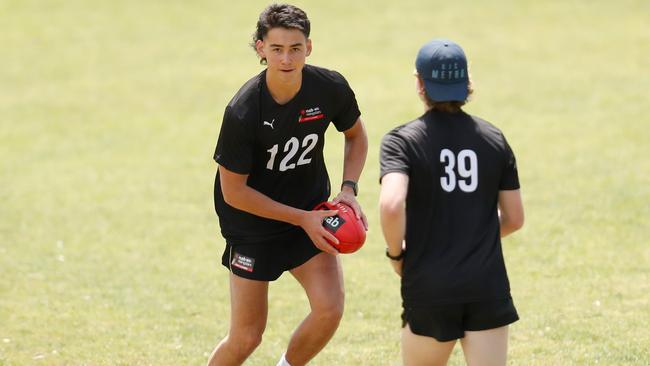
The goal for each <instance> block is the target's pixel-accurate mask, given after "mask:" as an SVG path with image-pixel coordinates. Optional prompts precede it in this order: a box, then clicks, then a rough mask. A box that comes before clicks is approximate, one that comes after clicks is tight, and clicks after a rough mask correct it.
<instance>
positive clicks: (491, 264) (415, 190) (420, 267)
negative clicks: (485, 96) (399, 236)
mask: <svg viewBox="0 0 650 366" xmlns="http://www.w3.org/2000/svg"><path fill="white" fill-rule="evenodd" d="M380 160H381V161H380V165H381V173H380V174H381V177H382V178H383V177H384V175H386V174H388V173H390V172H402V173H404V174H406V175H408V176H409V183H408V194H407V198H406V238H405V240H406V248H407V249H406V256H405V258H404V267H403V277H402V298H403V300H404V304H405V305H408V306H426V305H432V304H440V303H455V302H471V301H482V300H490V299H499V298H506V297H509V296H510V285H509V282H508V276H507V274H506V268H505V264H504V261H503V253H502V250H501V238H500V234H499V219H498V214H497V203H498V194H499V191H500V190H514V189H518V188H519V178H518V175H517V166H516V161H515V157H514V154H513V153H512V150H511V149H510V146H509V145H508V143H507V141H506V139H505V137H504V136H503V134H502V133H501V131H500V130H499V129H498V128H496V127H494V126H493V125H491V124H490V123H488V122H486V121H484V120H482V119H480V118H477V117H474V116H471V115H468V114H466V113H464V112H458V113H444V112H438V111H433V110H431V111H429V112H427V113H425V114H424V115H423V116H421V117H420V118H418V119H416V120H414V121H411V122H409V123H407V124H404V125H402V126H399V127H397V128H395V129H394V130H392V131H390V132H389V133H388V134H386V136H384V138H383V140H382V144H381V153H380Z"/></svg>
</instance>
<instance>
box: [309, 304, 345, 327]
mask: <svg viewBox="0 0 650 366" xmlns="http://www.w3.org/2000/svg"><path fill="white" fill-rule="evenodd" d="M344 308H345V306H344V301H343V297H341V298H340V299H334V300H330V301H326V302H324V303H321V304H320V306H318V308H317V309H315V310H316V311H315V312H316V314H317V316H318V317H319V318H320V319H321V320H322V321H323V322H326V323H331V324H333V325H334V324H338V323H339V321H340V320H341V318H342V317H343V310H344Z"/></svg>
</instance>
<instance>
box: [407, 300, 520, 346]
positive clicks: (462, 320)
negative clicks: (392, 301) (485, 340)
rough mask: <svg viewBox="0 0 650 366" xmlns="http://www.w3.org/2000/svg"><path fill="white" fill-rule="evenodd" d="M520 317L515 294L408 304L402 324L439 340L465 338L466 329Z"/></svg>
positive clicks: (508, 322) (511, 321)
mask: <svg viewBox="0 0 650 366" xmlns="http://www.w3.org/2000/svg"><path fill="white" fill-rule="evenodd" d="M517 320H519V315H518V314H517V309H515V304H514V303H513V302H512V298H507V299H501V300H491V301H480V302H468V303H461V304H446V305H433V306H427V307H420V306H418V307H404V311H403V312H402V327H404V326H406V324H407V323H408V325H409V327H410V328H411V332H413V334H417V335H421V336H426V337H433V338H435V339H436V340H437V341H438V342H447V341H452V340H455V339H459V338H463V337H464V336H465V331H466V330H469V331H477V330H486V329H493V328H499V327H502V326H505V325H508V324H511V323H514V322H516V321H517Z"/></svg>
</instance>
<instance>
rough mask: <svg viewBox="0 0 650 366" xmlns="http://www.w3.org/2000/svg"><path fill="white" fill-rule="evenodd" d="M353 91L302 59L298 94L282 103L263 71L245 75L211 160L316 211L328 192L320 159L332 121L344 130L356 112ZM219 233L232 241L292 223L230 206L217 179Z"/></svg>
mask: <svg viewBox="0 0 650 366" xmlns="http://www.w3.org/2000/svg"><path fill="white" fill-rule="evenodd" d="M360 114H361V113H360V112H359V107H358V106H357V101H356V99H355V96H354V92H353V91H352V89H351V88H350V86H349V85H348V83H347V81H346V80H345V78H343V76H342V75H341V74H339V73H338V72H335V71H331V70H327V69H324V68H320V67H315V66H311V65H305V67H304V68H303V71H302V85H301V88H300V91H299V92H298V94H296V96H295V97H293V99H291V100H290V101H289V102H287V103H286V104H283V105H279V104H277V103H276V102H275V100H274V99H273V98H272V97H271V95H270V93H269V91H268V88H267V86H266V70H264V71H262V72H261V73H260V74H258V75H257V76H255V77H253V78H252V79H251V80H249V81H248V82H246V84H244V86H243V87H242V88H241V89H240V90H239V92H237V94H236V95H235V96H234V97H233V99H232V100H231V101H230V103H229V104H228V106H227V107H226V110H225V113H224V117H223V123H222V125H221V132H220V133H219V139H218V141H217V147H216V150H215V153H214V159H215V161H216V162H217V163H219V164H220V165H221V166H223V167H225V168H226V169H228V170H230V171H233V172H235V173H239V174H248V175H249V176H248V185H249V186H250V187H251V188H253V189H255V190H257V191H259V192H261V193H263V194H265V195H267V196H269V197H270V198H272V199H273V200H276V201H278V202H281V203H284V204H286V205H289V206H292V207H296V208H300V209H306V210H311V209H312V208H313V207H314V206H316V205H317V204H318V203H320V202H322V201H324V200H326V199H327V198H328V197H329V195H330V182H329V176H328V174H327V169H326V167H325V161H324V159H323V146H324V144H325V131H326V130H327V127H328V126H329V124H330V122H333V123H334V125H335V126H336V129H337V130H339V131H345V130H347V129H349V128H350V127H352V126H353V125H354V123H355V122H356V121H357V119H358V118H359V115H360ZM214 203H215V209H216V211H217V215H218V216H219V223H220V226H221V233H222V234H223V236H224V238H226V240H228V241H229V243H232V244H233V245H237V244H245V243H253V242H257V241H260V240H262V239H269V238H272V237H274V236H277V235H282V234H284V233H286V232H288V231H289V230H291V229H292V228H295V226H293V225H291V224H289V223H286V222H281V221H277V220H271V219H267V218H263V217H260V216H256V215H253V214H251V213H248V212H245V211H241V210H238V209H236V208H234V207H232V206H230V205H228V204H227V203H226V202H225V201H224V199H223V194H222V192H221V185H220V182H219V175H218V173H217V177H216V180H215V186H214Z"/></svg>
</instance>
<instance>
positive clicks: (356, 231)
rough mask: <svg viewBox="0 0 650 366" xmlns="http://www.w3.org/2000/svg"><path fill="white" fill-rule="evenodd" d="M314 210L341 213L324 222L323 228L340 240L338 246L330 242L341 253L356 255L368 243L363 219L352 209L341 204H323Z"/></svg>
mask: <svg viewBox="0 0 650 366" xmlns="http://www.w3.org/2000/svg"><path fill="white" fill-rule="evenodd" d="M314 210H338V211H339V212H338V213H337V214H336V215H334V216H330V217H327V218H325V220H323V227H325V229H326V230H327V231H329V232H330V233H332V234H334V236H335V237H336V238H337V239H338V240H339V243H338V244H334V243H332V242H330V244H331V245H332V246H333V247H334V248H336V250H338V251H339V253H354V252H356V251H357V250H359V248H361V247H362V246H363V243H364V242H365V241H366V229H365V228H364V226H363V222H362V221H361V219H357V216H356V215H355V214H354V210H353V209H352V207H350V206H348V205H346V204H345V203H340V202H339V203H337V204H333V203H331V202H321V203H319V204H318V205H317V206H316V207H315V208H314Z"/></svg>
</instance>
